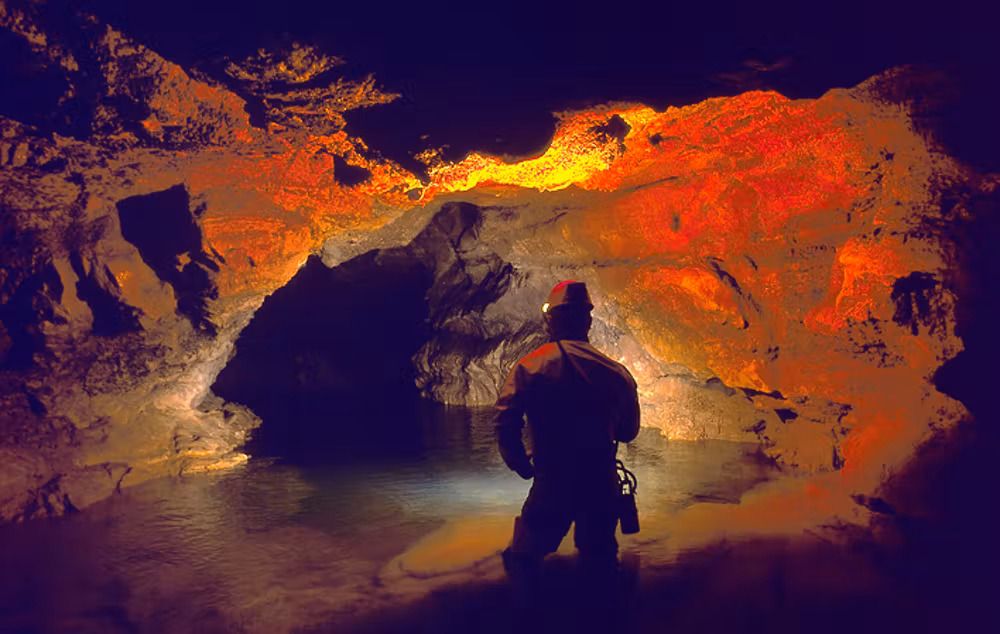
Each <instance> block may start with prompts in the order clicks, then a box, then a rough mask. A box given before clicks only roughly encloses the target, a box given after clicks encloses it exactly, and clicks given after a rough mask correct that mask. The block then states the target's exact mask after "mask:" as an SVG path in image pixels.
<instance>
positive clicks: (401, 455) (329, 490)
mask: <svg viewBox="0 0 1000 634" xmlns="http://www.w3.org/2000/svg"><path fill="white" fill-rule="evenodd" d="M420 424H421V427H420V433H419V434H414V442H413V443H412V444H411V445H410V446H409V447H408V448H407V450H406V451H398V449H399V447H398V446H397V447H395V448H394V449H393V450H391V451H388V452H385V453H380V452H378V451H377V446H378V441H371V442H372V447H369V448H368V449H369V450H368V451H360V452H355V451H351V450H350V448H346V449H347V450H348V451H346V453H344V452H341V453H340V454H339V455H332V457H331V460H330V461H328V462H325V463H324V462H322V461H316V460H313V461H309V462H308V463H305V464H303V463H299V464H296V463H292V462H286V461H283V460H281V459H280V458H268V459H254V460H251V461H250V463H249V464H248V465H246V466H245V467H243V468H240V469H239V470H235V471H231V472H228V473H224V474H215V475H203V476H195V477H186V478H183V479H179V480H161V481H155V482H150V483H147V484H144V485H141V486H138V487H135V488H132V489H126V490H125V491H124V492H123V494H122V495H120V496H117V497H116V498H114V499H111V500H107V501H105V502H102V503H100V504H98V505H96V506H94V507H91V508H90V509H88V510H87V511H86V512H85V513H82V514H79V515H76V516H72V517H68V518H65V519H63V520H59V521H53V522H35V523H31V524H28V525H26V526H14V527H6V528H4V529H3V530H2V531H0V537H2V542H0V543H2V550H0V571H2V572H0V630H4V631H6V630H7V629H12V630H15V631H16V630H18V629H23V630H27V631H33V630H42V631H46V630H52V631H66V630H72V631H102V632H115V631H134V630H135V629H137V628H138V629H141V630H143V631H196V630H197V631H213V630H222V629H230V630H231V629H235V630H238V631H239V630H244V631H260V632H280V631H287V630H290V629H292V628H295V627H307V626H310V625H316V624H320V623H329V622H330V621H331V620H332V621H336V620H337V618H339V617H340V616H345V617H346V616H350V615H352V614H357V613H359V611H361V612H363V611H364V610H365V609H368V608H374V607H378V606H379V605H382V604H384V602H386V601H393V600H395V599H394V597H397V596H399V592H398V591H397V589H395V588H393V587H390V586H392V584H393V581H392V579H391V578H390V577H387V576H386V575H384V574H381V571H383V570H384V569H385V567H386V565H387V563H388V562H390V561H392V560H393V559H394V558H395V557H398V556H399V555H400V554H401V553H403V552H404V551H406V550H407V549H409V548H410V547H411V546H412V545H413V544H415V543H418V542H420V540H422V539H425V538H427V537H428V536H429V535H431V534H433V533H435V532H436V531H438V530H439V529H440V528H441V527H442V526H443V525H445V524H446V523H455V524H459V525H460V524H461V522H462V521H463V519H466V518H475V517H479V516H487V517H492V518H494V519H495V521H494V524H496V525H497V526H504V527H506V526H508V525H509V521H510V518H512V517H513V516H514V515H515V514H516V513H517V510H518V507H519V505H520V502H521V500H523V499H524V496H525V493H526V491H527V488H528V483H527V482H524V481H523V480H521V479H520V478H519V477H517V476H516V475H514V474H512V473H510V472H508V471H507V469H506V468H505V467H504V465H503V464H502V462H501V461H500V458H499V456H498V455H497V452H496V450H495V447H494V441H493V432H492V425H491V420H490V417H489V411H488V410H487V411H470V410H455V409H452V410H445V409H440V408H439V409H437V410H434V411H433V412H432V413H431V414H430V415H428V416H425V417H424V418H423V420H422V421H421V423H420ZM622 454H623V455H624V458H625V460H626V461H627V462H628V463H629V465H630V466H631V468H632V469H633V470H634V471H635V472H636V474H637V475H638V477H639V479H640V489H639V502H640V508H641V512H642V514H643V515H645V516H647V517H652V516H654V515H656V514H662V513H669V512H671V511H673V510H676V509H679V508H682V507H683V506H685V505H687V504H690V503H692V502H694V501H699V500H704V499H710V500H726V501H733V502H735V501H736V500H737V499H738V498H739V496H740V494H741V493H742V492H743V491H745V490H746V489H747V488H749V487H750V486H752V485H754V484H755V483H757V482H759V481H761V480H763V479H766V478H767V477H769V470H768V467H767V466H766V465H764V464H762V463H760V462H758V461H756V460H754V459H753V456H752V452H751V450H750V448H748V447H746V446H743V445H739V444H735V443H725V442H702V443H687V442H676V441H673V442H667V441H666V440H664V439H663V438H662V437H660V436H659V434H658V433H656V432H654V431H652V430H643V432H642V433H641V435H640V437H639V438H638V439H637V441H636V442H635V443H633V444H632V446H630V447H627V448H624V449H623V451H622ZM498 530H499V529H498ZM504 531H506V529H504ZM640 535H641V534H640ZM566 541H570V540H566ZM636 543H637V544H641V542H636ZM623 545H624V546H625V547H626V548H628V547H629V545H628V541H627V540H623ZM413 581H414V583H420V580H419V579H417V580H413Z"/></svg>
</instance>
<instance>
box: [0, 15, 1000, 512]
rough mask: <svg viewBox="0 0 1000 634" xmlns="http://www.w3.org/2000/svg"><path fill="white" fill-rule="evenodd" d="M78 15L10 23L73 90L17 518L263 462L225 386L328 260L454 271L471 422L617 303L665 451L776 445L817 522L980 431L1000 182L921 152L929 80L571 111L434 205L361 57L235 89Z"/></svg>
mask: <svg viewBox="0 0 1000 634" xmlns="http://www.w3.org/2000/svg"><path fill="white" fill-rule="evenodd" d="M64 18H65V19H63V20H54V19H53V18H52V16H51V15H49V14H48V13H46V9H45V5H44V3H41V4H30V5H26V6H25V7H14V6H13V5H8V4H6V3H0V26H2V27H3V29H4V33H5V37H8V38H12V39H13V40H14V41H16V42H18V43H19V44H18V46H20V47H21V48H20V49H19V50H21V51H22V54H23V56H25V58H26V59H30V60H31V62H32V64H34V66H33V67H34V68H36V69H39V70H38V71H37V72H38V73H39V77H41V79H44V80H45V81H47V82H49V83H50V84H51V85H52V86H53V87H54V88H53V89H52V90H51V91H50V93H51V94H50V95H49V97H48V98H49V101H48V102H46V103H45V107H44V108H35V109H33V110H32V111H30V112H29V111H27V110H26V111H24V112H23V113H20V114H21V116H20V117H14V116H4V117H2V118H0V165H2V172H0V240H2V243H3V249H2V251H0V324H2V325H0V368H2V369H0V401H2V405H0V519H2V520H15V521H17V520H24V519H28V518H32V517H40V516H49V515H59V514H61V513H65V512H67V511H69V510H73V509H79V508H83V507H85V506H87V505H88V504H90V503H92V502H94V501H96V500H98V499H101V498H102V497H106V496H108V495H110V494H112V493H114V492H115V491H116V490H119V489H120V487H122V486H128V485H132V484H136V483H138V482H141V481H143V480H145V479H148V478H151V477H158V476H164V475H177V474H183V473H189V472H194V471H202V470H210V469H220V468H227V467H229V466H231V465H233V464H238V463H239V462H241V461H244V460H246V455H245V454H244V453H243V452H242V451H241V447H242V446H243V444H244V443H245V441H246V439H247V435H248V433H249V432H250V431H251V430H252V429H253V428H254V427H255V426H256V425H258V424H259V419H258V418H257V416H256V415H255V414H254V412H253V411H251V410H250V409H249V408H247V407H245V406H244V405H241V404H239V403H232V402H225V401H223V400H222V399H220V398H219V397H217V396H215V395H214V394H213V393H212V392H211V389H210V388H211V385H212V384H213V381H214V380H215V378H216V376H217V375H218V374H219V373H220V371H221V370H222V369H223V367H224V366H225V365H226V363H227V361H228V360H229V359H230V358H231V356H232V355H233V354H234V344H235V342H236V341H237V338H238V336H239V334H240V332H241V331H242V330H243V329H244V328H245V327H246V326H247V324H248V323H249V322H250V320H251V319H252V318H253V316H254V313H255V311H256V310H257V309H258V308H259V307H260V306H261V304H262V302H264V301H265V299H266V298H267V297H268V296H269V295H271V294H272V293H274V292H275V291H276V290H277V289H279V288H281V287H282V286H284V285H285V284H287V283H288V282H289V280H291V279H292V278H293V277H294V276H295V275H296V273H297V272H298V271H299V270H300V268H301V267H302V266H303V265H304V264H305V262H306V261H307V259H308V258H309V257H310V256H311V255H315V256H318V257H320V258H321V259H322V261H323V263H324V264H325V265H327V266H330V267H334V266H338V265H340V264H343V263H344V262H347V261H349V260H351V259H352V258H356V257H358V256H362V255H365V254H372V253H375V254H376V257H384V258H397V259H402V260H404V261H406V262H410V263H412V265H413V266H415V267H420V268H421V269H422V270H424V271H426V272H427V274H428V279H429V285H428V288H427V291H426V305H427V315H428V317H427V324H428V332H427V336H426V339H425V341H424V343H423V344H422V345H421V347H420V348H419V349H418V351H417V352H416V353H415V354H414V355H413V357H412V363H413V368H414V376H415V382H416V386H417V387H418V388H419V390H420V391H421V392H422V393H423V394H424V395H425V396H427V397H429V398H432V399H435V400H438V401H441V402H445V403H453V404H470V405H486V404H490V403H491V402H492V400H493V398H494V397H495V395H496V392H497V389H498V386H499V385H500V382H501V381H502V380H503V376H504V374H505V373H506V371H507V370H508V368H509V367H510V366H511V365H512V364H513V363H514V361H515V360H516V359H517V358H518V357H519V356H520V355H522V354H524V353H525V352H527V351H528V350H530V349H531V348H532V347H533V346H534V345H537V344H538V343H539V342H540V341H541V340H542V334H541V324H540V319H539V318H540V312H539V310H540V309H539V307H540V304H541V302H542V301H544V296H545V293H546V292H547V290H548V288H549V287H550V286H551V285H552V284H553V283H554V282H555V281H558V280H559V279H564V278H575V279H581V280H586V281H587V282H588V284H589V285H590V287H591V292H592V294H593V297H594V299H595V304H596V309H595V327H594V335H593V341H594V343H595V345H597V346H598V347H599V348H601V349H602V350H604V351H605V352H607V353H608V354H610V355H611V356H612V357H614V358H617V359H620V360H621V361H622V362H624V363H625V364H626V365H627V366H628V367H630V368H631V369H632V371H633V373H634V374H635V376H636V378H637V380H638V382H639V385H640V391H641V397H642V407H643V411H642V414H643V424H644V425H647V426H652V427H657V428H659V429H660V430H662V432H663V433H664V434H666V435H667V436H668V437H670V438H678V439H701V438H713V439H728V440H751V441H756V442H759V443H760V444H761V447H762V449H763V450H764V451H765V452H766V453H767V454H768V455H769V456H770V457H771V458H773V459H774V460H775V462H776V463H777V464H778V465H780V466H781V467H782V468H783V469H784V470H785V471H786V472H787V473H788V475H789V477H790V478H795V479H796V481H797V482H800V483H807V484H802V487H805V489H802V487H799V489H796V490H797V491H800V493H801V490H806V489H807V490H808V491H809V492H810V493H809V495H810V496H812V497H811V498H810V499H814V500H815V499H820V500H827V499H832V497H837V499H848V496H849V495H851V494H858V493H869V492H871V491H873V490H875V489H877V487H878V486H879V485H880V483H882V482H883V481H884V479H885V478H886V477H887V476H888V475H889V474H891V473H892V472H893V471H894V470H895V469H897V468H899V467H900V466H901V465H902V464H904V463H905V461H906V460H907V458H908V457H909V456H911V455H912V453H913V451H914V449H915V447H917V446H918V445H919V444H920V443H921V442H922V441H924V440H925V439H926V438H928V437H929V435H930V434H931V433H933V431H934V430H935V429H940V428H943V427H947V426H949V425H952V424H953V423H955V422H956V421H958V420H959V419H960V418H961V417H962V415H963V413H964V409H963V407H962V405H961V404H960V403H958V402H957V401H954V400H952V399H950V398H948V397H947V396H945V395H944V394H942V393H940V392H938V391H937V390H936V389H935V387H934V385H933V383H932V381H931V379H932V377H933V374H934V372H935V371H936V369H937V368H938V367H939V366H941V365H942V364H943V363H944V362H945V361H946V360H948V359H950V358H952V357H954V356H955V355H956V354H957V353H958V352H959V351H960V350H961V347H962V344H961V341H960V339H959V338H958V337H957V336H956V334H955V331H954V323H955V319H954V315H955V310H956V306H955V295H954V294H953V292H952V290H951V287H950V277H949V267H950V266H951V262H953V261H954V257H953V254H952V253H951V251H950V250H951V249H952V246H951V244H950V242H949V240H948V227H949V223H951V222H952V221H954V219H955V218H957V217H959V216H961V214H963V213H965V211H964V207H963V204H964V203H963V201H964V200H967V199H968V197H969V196H973V195H977V194H981V193H982V192H988V191H992V190H993V189H995V187H996V183H997V179H996V178H995V177H991V176H988V175H980V174H976V173H973V172H972V171H971V170H970V169H968V168H966V167H964V166H962V165H960V164H959V163H957V162H956V161H954V160H952V159H951V158H949V157H948V156H947V155H946V154H944V153H942V152H941V151H940V150H939V149H937V146H936V145H935V144H934V142H933V139H930V138H928V137H926V136H925V135H923V134H921V133H919V132H918V131H917V129H916V127H915V125H914V122H913V110H914V108H915V107H917V106H916V105H915V103H916V101H915V99H916V95H915V94H914V91H916V90H925V89H927V83H926V82H920V81H915V80H914V77H915V76H916V73H917V71H914V70H912V69H905V68H903V69H894V70H890V71H887V72H886V73H884V74H882V75H880V76H877V77H874V78H872V79H871V80H869V81H867V82H865V83H863V84H861V85H859V86H857V87H854V88H851V89H848V90H844V89H835V90H831V91H829V92H828V93H826V94H825V95H823V96H822V97H821V98H819V99H815V100H790V99H787V98H785V97H784V96H782V95H780V94H777V93H774V92H767V91H753V92H747V93H744V94H742V95H738V96H735V97H727V98H714V99H709V100H707V101H704V102H701V103H697V104H694V105H690V106H685V107H670V108H667V109H666V110H664V111H662V112H660V111H655V110H653V109H651V108H649V107H646V106H643V105H639V104H628V103H621V104H607V105H604V106H600V107H595V108H591V109H587V110H583V111H575V112H565V113H560V115H559V118H560V123H559V126H558V129H557V131H556V133H555V136H554V137H553V139H552V141H551V144H550V146H549V147H548V149H547V150H546V151H545V152H544V153H543V154H541V155H539V156H536V157H533V158H528V159H524V160H520V161H508V160H504V159H501V158H498V157H492V156H485V155H480V154H471V155H469V156H467V157H466V158H465V159H463V160H461V161H459V162H455V163H449V162H445V161H442V160H440V159H439V158H436V157H435V156H434V155H433V154H428V155H427V156H425V157H424V159H425V160H426V162H427V165H428V170H427V174H428V175H427V177H426V178H424V179H423V180H421V178H419V177H418V176H416V175H414V174H412V173H410V172H408V171H406V170H404V169H403V168H402V167H400V166H399V165H396V164H394V163H392V162H389V161H386V160H383V159H381V158H379V157H378V154H377V153H376V152H372V151H371V150H370V149H369V148H368V147H367V146H366V145H365V143H364V141H363V139H360V138H357V137H355V136H352V135H351V134H350V132H349V131H347V130H345V129H344V125H345V124H344V118H343V113H344V112H347V111H349V110H351V109H355V108H363V107H378V104H381V103H386V102H388V101H391V100H392V99H393V98H395V95H393V94H390V93H387V92H384V91H382V90H381V89H380V88H379V87H378V84H377V82H376V81H375V79H374V78H371V77H369V78H367V79H365V80H362V81H349V80H346V79H343V78H338V77H336V71H337V67H338V65H339V60H337V59H336V58H333V57H330V56H328V55H325V54H324V53H322V52H320V51H317V50H314V49H310V48H308V47H305V46H300V45H296V46H294V47H291V48H289V49H288V50H284V51H262V52H260V53H259V54H258V55H256V56H254V57H252V58H250V59H245V60H231V63H230V64H229V65H228V66H227V67H226V69H225V72H224V73H222V74H221V75H219V76H217V77H215V76H208V75H206V74H203V73H198V72H195V71H192V70H189V69H184V68H181V67H180V66H178V65H176V64H173V63H171V62H169V61H167V60H165V59H163V58H162V57H160V56H159V55H158V54H157V53H156V52H155V51H152V50H149V49H148V48H145V47H144V46H142V45H140V44H138V43H136V42H134V41H132V40H130V39H129V37H128V36H127V35H126V34H123V33H119V32H117V31H115V30H114V29H113V28H111V27H109V26H107V25H104V24H100V23H98V22H97V21H96V20H95V19H93V18H91V17H88V16H87V15H84V14H79V15H75V16H64ZM41 79H39V81H41ZM945 201H948V203H947V204H945ZM810 487H811V488H810ZM817 491H818V493H817ZM796 495H799V494H794V495H793V494H788V495H784V497H781V498H780V504H782V505H786V506H787V507H789V508H791V507H795V506H796V504H798V502H797V500H799V501H800V500H801V499H804V498H800V497H795V496H796ZM801 495H806V494H805V493H801ZM776 499H777V498H776ZM816 508H820V510H821V511H822V510H823V509H826V510H830V509H833V510H831V511H830V513H834V512H835V511H836V512H839V510H838V509H841V508H842V507H840V506H838V505H836V504H832V503H831V504H820V505H818V506H817V507H816ZM775 517H778V518H779V519H778V520H776V521H779V522H780V521H781V520H780V514H778V515H776V516H775ZM817 517H818V516H817Z"/></svg>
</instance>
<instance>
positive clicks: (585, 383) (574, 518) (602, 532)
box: [496, 280, 639, 577]
mask: <svg viewBox="0 0 1000 634" xmlns="http://www.w3.org/2000/svg"><path fill="white" fill-rule="evenodd" d="M592 309H593V304H592V303H591V301H590V294H589V293H588V291H587V286H586V284H585V283H583V282H578V281H575V280H564V281H562V282H559V283H558V284H556V285H555V286H554V287H553V288H552V291H551V292H550V293H549V297H548V301H547V302H546V303H545V304H544V305H543V306H542V314H543V319H544V321H545V328H546V331H547V333H548V336H549V341H548V342H547V343H545V344H543V345H541V346H539V347H538V348H536V349H535V350H534V351H532V352H531V353H529V354H528V355H526V356H525V357H523V358H522V359H521V360H519V361H518V362H517V364H516V365H515V366H514V368H513V369H512V370H511V371H510V374H509V375H508V376H507V378H506V381H505V382H504V384H503V387H502V388H501V390H500V395H499V397H498V399H497V402H496V433H497V444H498V445H499V450H500V455H501V456H502V458H503V460H504V462H505V463H506V465H507V466H508V467H509V468H510V469H511V470H513V471H514V472H516V473H517V474H518V475H520V476H521V477H522V478H524V479H532V478H533V479H534V481H533V482H532V485H531V490H530V491H529V493H528V497H527V499H525V501H524V505H523V507H522V508H521V514H520V515H519V516H518V517H517V518H515V520H514V533H513V536H512V538H511V541H510V544H509V545H508V546H507V548H506V549H505V550H504V551H503V553H502V557H503V563H504V568H505V569H506V571H507V573H508V575H510V576H512V577H517V576H519V575H523V574H525V573H531V572H534V571H537V569H538V568H539V567H540V564H541V562H542V560H543V559H544V557H545V555H547V554H549V553H551V552H554V551H555V550H556V549H557V548H558V547H559V544H560V542H561V541H562V539H563V537H564V536H565V535H566V533H567V532H568V531H569V527H570V525H571V524H575V529H574V543H575V545H576V548H577V550H578V551H579V559H580V562H581V563H582V564H583V565H584V566H589V567H594V566H598V567H604V566H614V565H615V564H616V563H617V554H618V542H617V540H616V539H615V529H616V527H617V524H618V498H619V484H618V476H617V473H616V468H615V454H616V452H617V443H618V442H619V441H620V442H629V441H631V440H633V439H634V438H635V437H636V435H637V434H638V433H639V398H638V390H637V388H636V383H635V379H634V378H633V377H632V375H631V373H629V371H628V369H627V368H625V366H623V365H622V364H620V363H618V362H616V361H614V360H612V359H610V358H608V357H607V356H606V355H604V354H603V353H601V352H600V351H598V350H597V349H596V348H594V347H593V346H592V345H590V343H589V332H590V326H591V323H592V319H591V314H590V313H591V310H592ZM525 416H527V423H528V430H529V432H530V436H531V446H532V455H531V456H529V455H528V453H527V451H526V450H525V447H524V443H523V442H522V440H521V431H522V428H523V427H524V424H525Z"/></svg>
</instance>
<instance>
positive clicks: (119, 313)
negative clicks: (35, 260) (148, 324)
mask: <svg viewBox="0 0 1000 634" xmlns="http://www.w3.org/2000/svg"><path fill="white" fill-rule="evenodd" d="M69 262H70V266H72V267H73V272H74V273H76V277H77V283H76V294H77V297H79V298H80V299H81V300H82V301H84V302H86V304H87V306H88V307H89V308H90V312H91V314H93V316H94V323H93V326H92V332H93V333H94V334H95V335H97V336H98V337H116V336H118V335H120V334H124V333H126V332H136V331H138V330H142V326H141V325H140V324H139V310H138V309H137V308H135V307H134V306H129V305H128V304H127V303H125V302H123V301H122V300H121V299H120V298H119V297H117V296H115V294H114V293H112V292H111V291H110V290H108V288H107V285H109V284H115V285H116V284H117V282H115V281H114V279H115V277H114V275H112V274H111V271H109V270H108V269H107V267H103V270H102V271H101V273H103V275H99V274H98V270H97V268H96V267H95V265H94V264H93V263H91V267H90V270H89V271H88V270H87V269H86V267H84V264H83V258H82V257H81V256H80V254H79V253H75V252H74V253H71V254H70V256H69Z"/></svg>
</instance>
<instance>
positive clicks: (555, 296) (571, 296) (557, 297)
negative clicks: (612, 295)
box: [542, 280, 594, 313]
mask: <svg viewBox="0 0 1000 634" xmlns="http://www.w3.org/2000/svg"><path fill="white" fill-rule="evenodd" d="M559 306H578V307H581V308H582V307H586V308H587V310H590V309H591V308H593V307H594V305H593V304H592V303H591V301H590V294H589V293H588V292H587V285H586V284H584V283H583V282H577V281H576V280H563V281H562V282H559V283H558V284H556V285H555V286H553V287H552V290H551V291H550V292H549V301H547V302H545V303H544V304H542V312H543V313H548V312H549V311H551V310H552V309H554V308H557V307H559Z"/></svg>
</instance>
